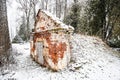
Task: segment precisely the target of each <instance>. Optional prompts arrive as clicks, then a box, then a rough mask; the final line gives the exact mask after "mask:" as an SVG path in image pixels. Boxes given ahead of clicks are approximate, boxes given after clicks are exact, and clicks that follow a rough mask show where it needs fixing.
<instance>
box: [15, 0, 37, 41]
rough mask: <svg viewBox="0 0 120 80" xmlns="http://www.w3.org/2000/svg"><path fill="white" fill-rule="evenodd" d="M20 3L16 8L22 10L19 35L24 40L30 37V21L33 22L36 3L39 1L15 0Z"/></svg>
mask: <svg viewBox="0 0 120 80" xmlns="http://www.w3.org/2000/svg"><path fill="white" fill-rule="evenodd" d="M17 2H18V3H19V4H20V6H19V7H18V9H19V10H20V11H21V12H23V15H22V18H21V20H22V21H21V22H22V23H21V24H20V31H19V35H20V36H21V38H22V39H23V40H25V41H28V40H29V39H30V31H31V27H32V26H31V24H30V23H31V22H32V23H34V20H35V18H36V4H37V3H38V2H39V1H38V0H17Z"/></svg>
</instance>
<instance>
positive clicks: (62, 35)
mask: <svg viewBox="0 0 120 80" xmlns="http://www.w3.org/2000/svg"><path fill="white" fill-rule="evenodd" d="M73 30H74V28H73V27H72V26H68V25H65V24H64V23H62V22H61V21H60V20H59V19H58V18H56V17H53V16H52V15H51V14H50V13H48V12H46V11H42V10H39V11H38V14H37V16H36V21H35V25H34V31H33V32H32V33H31V41H30V46H31V49H30V52H31V53H30V54H31V56H32V58H33V59H34V60H35V61H36V62H38V63H39V64H41V65H43V66H46V67H49V68H51V69H52V70H56V71H58V70H60V69H63V68H65V67H66V66H67V65H68V64H69V62H70V58H71V49H70V47H71V45H70V39H71V34H72V33H73Z"/></svg>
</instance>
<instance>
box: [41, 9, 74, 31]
mask: <svg viewBox="0 0 120 80" xmlns="http://www.w3.org/2000/svg"><path fill="white" fill-rule="evenodd" d="M40 11H42V12H43V13H45V14H46V15H47V16H49V17H50V18H51V19H52V20H53V21H55V22H56V23H57V24H59V25H60V27H61V28H64V29H67V30H74V28H73V27H72V26H70V25H66V24H64V23H63V22H62V21H61V20H60V19H59V18H58V17H56V16H54V15H53V14H51V13H50V12H48V11H45V10H41V9H40Z"/></svg>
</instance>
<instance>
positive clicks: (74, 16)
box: [64, 0, 81, 32]
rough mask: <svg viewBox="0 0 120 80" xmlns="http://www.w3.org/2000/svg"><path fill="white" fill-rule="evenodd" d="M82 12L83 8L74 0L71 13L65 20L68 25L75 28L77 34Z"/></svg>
mask: <svg viewBox="0 0 120 80" xmlns="http://www.w3.org/2000/svg"><path fill="white" fill-rule="evenodd" d="M80 11H81V6H80V5H79V3H78V1H77V0H74V3H73V5H72V7H71V11H70V13H69V14H68V15H67V16H66V17H65V18H64V22H65V23H66V24H68V25H71V26H73V27H74V28H75V32H79V27H80Z"/></svg>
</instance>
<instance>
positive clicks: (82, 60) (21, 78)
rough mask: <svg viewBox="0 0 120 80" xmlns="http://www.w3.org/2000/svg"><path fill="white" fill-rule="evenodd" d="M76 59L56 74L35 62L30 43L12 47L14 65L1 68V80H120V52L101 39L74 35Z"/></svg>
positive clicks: (74, 54) (73, 43)
mask: <svg viewBox="0 0 120 80" xmlns="http://www.w3.org/2000/svg"><path fill="white" fill-rule="evenodd" d="M71 42H72V46H73V49H72V54H73V56H72V60H71V62H70V64H69V65H68V67H67V68H66V69H63V70H61V71H59V72H53V71H51V70H49V69H48V68H45V67H42V66H40V65H39V64H37V63H36V62H34V61H33V60H32V59H31V57H30V44H29V43H24V44H12V49H13V53H12V55H13V58H14V61H15V62H14V63H12V64H10V65H9V67H3V68H1V72H0V80H120V53H117V52H115V51H113V50H112V49H110V48H109V47H108V46H107V45H106V44H104V43H103V42H102V40H100V39H99V38H96V37H90V36H84V35H78V34H74V35H73V38H72V40H71Z"/></svg>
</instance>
